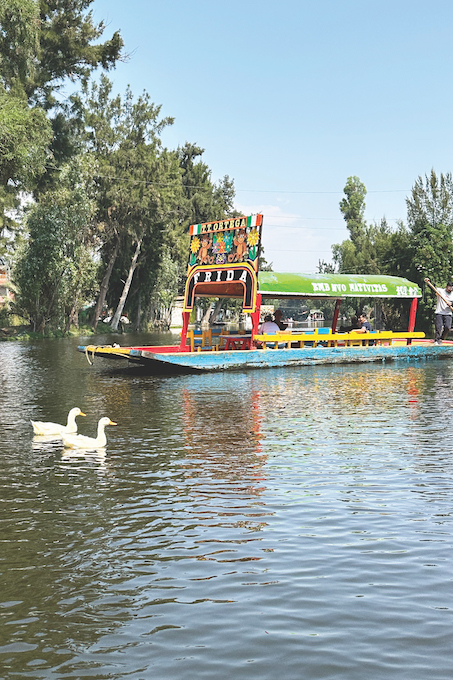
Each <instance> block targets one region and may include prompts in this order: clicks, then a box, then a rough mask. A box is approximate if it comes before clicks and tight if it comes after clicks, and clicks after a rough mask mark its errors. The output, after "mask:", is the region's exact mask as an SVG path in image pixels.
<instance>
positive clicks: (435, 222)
mask: <svg viewBox="0 0 453 680" xmlns="http://www.w3.org/2000/svg"><path fill="white" fill-rule="evenodd" d="M406 203H407V221H408V227H409V230H410V234H411V240H410V256H411V258H410V259H411V272H410V275H411V277H412V279H413V280H414V281H416V282H417V283H419V284H420V285H423V280H424V279H425V278H426V277H428V278H430V279H432V281H433V282H434V283H435V284H436V285H445V283H447V281H449V280H451V279H452V270H453V178H452V175H451V173H447V174H445V175H444V174H442V173H441V174H440V176H438V175H437V174H436V173H435V172H434V170H431V173H430V175H429V176H428V175H425V177H424V178H422V177H420V176H419V177H418V178H417V180H416V182H415V184H414V186H413V187H412V191H411V195H410V196H409V197H408V198H407V199H406ZM434 303H435V295H434V293H432V292H431V290H430V289H429V288H428V289H427V290H426V291H425V296H424V299H423V301H422V302H421V304H420V312H419V316H420V318H421V321H422V323H423V325H424V327H425V328H428V327H429V326H430V325H431V324H432V309H433V306H434Z"/></svg>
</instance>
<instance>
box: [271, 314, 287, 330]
mask: <svg viewBox="0 0 453 680" xmlns="http://www.w3.org/2000/svg"><path fill="white" fill-rule="evenodd" d="M282 316H283V312H282V310H281V309H276V310H275V312H274V321H275V323H276V324H277V326H278V327H279V329H280V330H281V331H286V329H287V328H288V324H287V323H283V321H282Z"/></svg>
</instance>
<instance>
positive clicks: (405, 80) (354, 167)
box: [92, 0, 453, 272]
mask: <svg viewBox="0 0 453 680" xmlns="http://www.w3.org/2000/svg"><path fill="white" fill-rule="evenodd" d="M92 9H93V11H94V17H95V19H96V20H98V21H101V20H103V21H104V22H105V23H106V24H107V29H106V32H105V34H104V36H105V37H110V35H111V34H112V33H113V31H115V30H117V29H119V30H120V31H121V33H122V36H123V39H124V41H125V48H126V51H127V52H128V53H129V59H128V60H127V61H126V62H125V63H121V64H120V65H119V66H118V67H117V68H116V70H115V71H112V72H111V73H110V75H109V77H110V78H111V79H112V80H113V82H114V88H115V91H116V92H120V93H123V92H124V91H125V88H126V86H127V85H128V84H129V85H130V86H131V88H132V91H133V93H134V94H135V95H136V96H138V95H139V94H141V93H142V92H143V90H146V91H147V92H148V93H149V94H150V96H151V99H152V101H153V102H154V103H156V104H161V105H162V115H164V116H173V117H174V118H175V123H174V125H173V126H172V127H171V128H170V129H168V130H167V131H166V132H165V133H164V137H163V140H164V143H165V144H166V145H167V146H168V147H170V148H176V147H177V146H178V145H179V144H184V143H185V142H186V141H189V142H193V143H197V144H198V145H200V146H201V147H203V148H204V149H205V153H204V155H203V160H204V161H205V162H206V163H207V164H208V165H209V167H210V168H211V169H212V178H213V180H215V181H217V180H219V179H220V178H222V177H223V176H224V175H229V176H230V177H231V178H232V179H234V183H235V188H236V207H237V209H238V210H240V211H242V212H243V213H244V214H250V213H252V212H263V213H264V228H263V245H264V248H265V256H266V259H267V260H268V261H269V262H272V263H273V268H274V270H275V271H288V272H314V271H316V268H317V265H318V261H319V260H320V259H324V260H326V261H331V259H332V258H331V245H332V244H333V243H339V242H341V241H342V240H343V239H345V238H347V236H348V232H347V230H346V228H345V223H344V220H343V218H342V216H341V213H340V211H339V201H340V200H341V198H342V196H343V188H344V185H345V183H346V180H347V178H348V177H349V176H350V175H357V176H358V177H359V178H360V179H361V181H362V182H363V183H364V184H365V186H366V188H367V191H368V195H367V209H366V219H367V220H368V221H369V222H373V221H378V220H380V219H381V218H382V217H384V216H385V217H386V218H387V219H388V221H389V222H390V224H391V225H394V224H395V220H397V219H402V220H404V221H405V220H406V202H405V199H406V196H407V195H408V194H409V192H410V190H411V188H412V186H413V184H414V182H415V180H416V179H417V177H418V176H419V175H422V176H423V175H425V174H428V173H429V172H430V171H431V169H432V168H434V169H435V170H436V172H438V173H441V172H443V173H446V172H450V171H452V170H453V131H452V122H453V121H452V115H453V89H452V87H451V83H452V71H453V2H452V0H430V2H426V0H423V1H421V0H222V1H221V0H165V2H162V0H127V1H126V0H95V1H94V3H93V5H92ZM213 217H214V218H215V216H213Z"/></svg>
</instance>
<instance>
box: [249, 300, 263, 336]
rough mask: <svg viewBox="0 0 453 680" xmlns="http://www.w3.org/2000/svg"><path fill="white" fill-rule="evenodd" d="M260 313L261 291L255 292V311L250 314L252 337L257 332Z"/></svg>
mask: <svg viewBox="0 0 453 680" xmlns="http://www.w3.org/2000/svg"><path fill="white" fill-rule="evenodd" d="M260 314H261V293H257V294H256V302H255V311H254V312H252V313H251V314H250V317H251V319H252V337H253V336H254V335H257V334H258V326H259V325H260Z"/></svg>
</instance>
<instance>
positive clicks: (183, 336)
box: [179, 312, 190, 352]
mask: <svg viewBox="0 0 453 680" xmlns="http://www.w3.org/2000/svg"><path fill="white" fill-rule="evenodd" d="M189 318H190V312H183V313H182V330H181V344H180V345H179V349H180V351H181V352H183V351H184V349H185V346H186V340H187V329H188V327H189Z"/></svg>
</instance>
